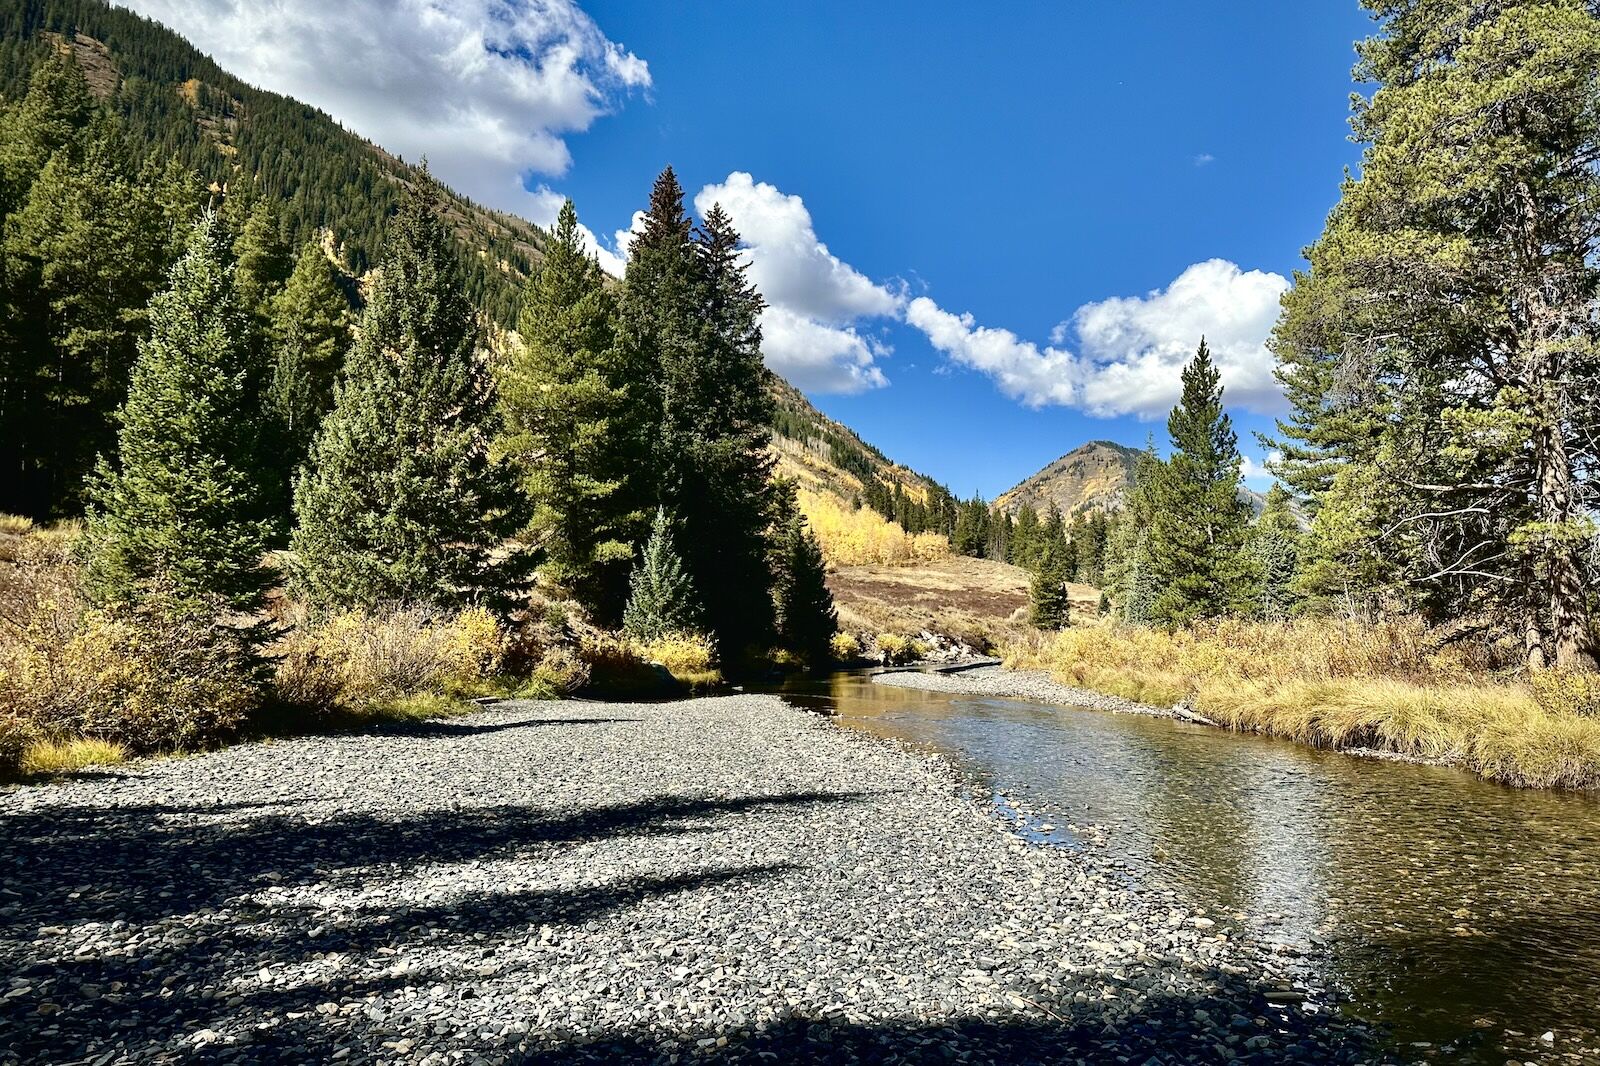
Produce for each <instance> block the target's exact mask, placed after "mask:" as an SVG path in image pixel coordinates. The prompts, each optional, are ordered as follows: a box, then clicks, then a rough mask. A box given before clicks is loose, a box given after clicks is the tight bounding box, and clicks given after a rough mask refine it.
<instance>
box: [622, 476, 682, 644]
mask: <svg viewBox="0 0 1600 1066" xmlns="http://www.w3.org/2000/svg"><path fill="white" fill-rule="evenodd" d="M699 622H700V608H699V604H698V603H697V601H696V598H695V593H694V581H693V579H692V578H690V576H689V573H688V571H687V570H686V569H684V565H683V560H682V558H680V557H679V555H678V550H677V546H676V538H675V536H674V534H673V522H672V519H671V518H670V517H669V516H668V515H667V509H666V508H665V507H658V508H656V516H655V520H654V521H653V522H652V523H651V526H650V539H649V540H647V541H646V542H645V546H644V556H643V558H641V559H640V560H639V564H638V565H637V566H636V567H634V570H633V575H632V577H631V578H630V579H629V581H628V605H627V608H626V609H625V610H624V611H623V614H622V631H623V632H624V633H626V634H627V635H628V636H630V637H632V638H633V639H634V640H638V641H647V642H648V641H652V640H659V639H661V638H662V637H668V636H672V635H673V634H676V633H685V632H690V631H692V630H694V629H695V628H696V627H697V625H698V624H699Z"/></svg>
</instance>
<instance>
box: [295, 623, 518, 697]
mask: <svg viewBox="0 0 1600 1066" xmlns="http://www.w3.org/2000/svg"><path fill="white" fill-rule="evenodd" d="M505 648H506V638H505V634H504V632H503V631H502V629H501V627H500V625H499V623H498V622H496V621H495V619H494V616H492V615H491V614H489V612H487V611H485V610H483V609H482V608H478V607H472V608H467V609H466V610H463V611H460V612H458V613H455V614H450V613H447V612H442V611H437V610H433V609H429V608H420V607H412V608H404V609H400V610H395V611H389V612H385V613H380V614H373V613H368V612H366V611H362V610H351V611H342V612H340V613H338V614H334V615H330V616H328V617H327V618H324V619H320V620H317V621H313V622H306V623H302V624H301V625H300V626H298V627H297V628H296V629H295V630H294V631H293V632H292V633H290V634H289V635H288V636H287V637H285V638H284V640H283V641H281V642H280V644H279V645H278V647H277V648H275V649H274V650H275V652H276V654H277V656H278V665H277V672H276V678H275V687H276V689H277V693H278V695H279V697H280V698H281V699H283V700H285V701H286V702H288V703H291V704H295V705H298V706H301V707H305V708H308V709H313V710H315V709H324V710H335V709H342V710H354V711H360V710H364V709H373V708H378V707H380V706H382V705H383V704H385V703H392V702H393V701H395V700H400V699H404V698H406V697H409V696H415V695H418V694H420V693H424V692H443V693H446V694H449V695H454V696H461V695H468V694H472V693H476V692H481V691H483V689H484V688H485V687H486V686H487V685H488V684H489V682H490V681H491V680H492V679H493V678H494V676H495V674H496V673H497V672H498V670H499V669H500V666H501V663H502V660H503V659H504V656H505Z"/></svg>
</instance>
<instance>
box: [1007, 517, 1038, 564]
mask: <svg viewBox="0 0 1600 1066" xmlns="http://www.w3.org/2000/svg"><path fill="white" fill-rule="evenodd" d="M1040 547H1041V544H1040V538H1039V512H1038V510H1037V509H1036V508H1035V507H1034V506H1033V504H1031V503H1025V504H1023V505H1022V506H1021V507H1019V508H1017V520H1016V524H1015V525H1014V526H1013V527H1012V531H1011V550H1010V552H1009V553H1008V558H1007V561H1008V562H1010V563H1012V564H1013V565H1014V566H1024V567H1029V568H1032V566H1033V564H1034V560H1035V558H1036V557H1037V556H1038V554H1039V548H1040Z"/></svg>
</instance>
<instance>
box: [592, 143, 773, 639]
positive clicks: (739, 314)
mask: <svg viewBox="0 0 1600 1066" xmlns="http://www.w3.org/2000/svg"><path fill="white" fill-rule="evenodd" d="M738 243H739V237H738V234H737V233H736V232H735V231H734V229H733V227H732V225H731V223H730V222H729V220H728V217H727V215H726V214H725V213H724V212H723V211H722V210H721V209H720V208H717V207H714V208H713V209H712V210H710V211H708V212H707V214H706V218H705V220H704V224H703V225H702V226H701V227H700V229H699V230H698V232H696V231H694V230H693V228H692V227H691V225H690V222H689V219H688V216H687V215H685V213H684V209H683V190H682V188H681V187H680V186H679V185H678V181H677V178H676V176H675V175H674V174H673V173H672V169H671V168H670V167H669V168H667V169H666V170H664V171H663V172H662V174H661V176H660V177H659V178H657V179H656V183H655V187H654V189H652V191H651V195H650V209H649V211H648V212H647V213H646V216H645V220H644V226H643V228H642V231H641V232H640V234H639V235H638V236H637V237H636V238H635V240H634V242H633V245H632V247H631V249H630V258H629V262H628V272H627V277H626V279H625V280H624V284H623V294H622V299H621V304H620V307H619V316H618V317H619V327H620V328H619V348H620V354H621V362H620V365H621V368H622V372H623V373H624V375H626V378H627V380H628V381H629V382H630V385H631V384H632V383H633V382H638V383H639V384H640V386H641V388H640V392H641V394H642V395H644V396H646V397H648V399H649V401H650V403H649V404H648V410H647V411H646V412H645V413H644V417H642V418H641V419H640V424H641V426H642V427H643V432H642V434H641V437H642V441H643V442H644V443H645V444H646V446H647V448H646V450H647V453H648V454H649V456H650V462H649V466H648V469H649V470H650V473H651V475H652V477H653V481H654V483H653V485H651V486H650V488H651V489H652V490H653V494H654V496H655V499H656V501H657V502H658V503H660V504H661V505H664V506H666V507H667V508H668V509H669V510H670V511H671V512H672V513H673V514H674V515H675V516H676V517H677V520H678V522H679V524H680V526H681V528H682V530H683V538H682V546H683V554H684V562H685V565H686V566H687V568H688V571H689V574H690V577H691V579H692V580H693V582H694V585H695V588H696V590H697V591H698V593H699V595H700V597H701V603H702V607H703V610H704V622H705V625H706V626H707V627H708V628H709V629H710V631H711V633H712V635H713V636H714V637H715V638H716V640H717V642H718V644H719V647H720V648H721V650H722V651H723V653H724V655H725V656H726V657H728V658H733V656H731V655H729V653H730V652H738V651H741V650H744V649H746V648H752V647H761V646H764V645H765V644H766V643H767V642H768V641H770V639H771V636H772V625H773V619H772V598H771V594H770V590H771V581H772V577H771V570H770V569H769V567H768V565H767V550H768V541H767V531H768V527H769V525H770V522H771V489H770V474H771V459H770V458H769V456H768V455H767V452H766V445H767V442H768V440H769V439H770V430H769V428H768V427H769V426H770V424H771V421H772V410H771V404H772V400H771V396H770V393H769V392H768V390H767V388H766V379H767V372H766V369H765V368H764V367H763V366H762V363H761V329H760V325H759V321H758V319H759V316H760V312H761V309H762V301H761V297H760V295H759V294H758V293H756V291H755V290H754V288H753V287H752V286H751V285H750V283H749V281H748V279H747V277H746V275H745V264H744V262H743V257H742V256H741V254H740V252H739V247H738ZM641 480H642V479H641Z"/></svg>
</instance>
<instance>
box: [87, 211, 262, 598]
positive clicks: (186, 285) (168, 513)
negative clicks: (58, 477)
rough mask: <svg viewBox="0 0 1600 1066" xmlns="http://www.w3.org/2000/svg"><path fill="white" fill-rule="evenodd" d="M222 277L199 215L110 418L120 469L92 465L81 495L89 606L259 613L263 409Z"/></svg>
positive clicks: (213, 236) (243, 327) (210, 234)
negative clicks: (86, 495)
mask: <svg viewBox="0 0 1600 1066" xmlns="http://www.w3.org/2000/svg"><path fill="white" fill-rule="evenodd" d="M229 264H230V260H229V255H228V251H227V246H226V243H225V241H224V239H223V235H222V232H221V226H220V225H219V223H218V221H217V219H216V216H214V215H211V214H207V215H206V216H205V217H204V218H203V219H202V220H201V221H200V223H199V224H198V225H196V226H195V228H194V231H193V233H192V234H191V235H190V238H189V245H188V249H187V250H186V251H185V253H184V255H183V258H181V259H180V260H179V261H178V263H177V265H176V266H175V267H174V268H173V270H172V274H171V277H170V279H169V281H168V285H167V288H166V289H165V290H163V291H162V292H161V293H160V294H158V295H157V296H156V298H155V299H154V301H153V302H152V304H151V308H150V336H149V337H148V338H147V339H145V340H143V341H141V342H140V344H139V358H138V361H137V362H136V363H135V365H134V369H133V378H132V384H131V386H130V388H129V391H128V398H127V402H126V403H125V404H123V406H122V409H121V410H120V411H119V412H118V415H117V421H118V431H117V435H118V443H119V445H120V447H119V449H118V454H119V457H120V458H119V459H118V460H117V461H116V462H115V463H113V462H110V461H107V460H102V462H101V464H100V468H99V470H98V472H97V474H96V476H95V478H94V480H93V481H92V483H91V487H90V495H91V500H92V507H91V509H90V512H89V522H88V528H87V532H86V550H85V566H84V571H83V574H84V585H85V589H86V591H87V592H88V593H89V594H90V597H91V598H92V599H93V600H94V601H96V602H98V603H130V602H132V603H137V602H140V601H141V600H142V599H144V598H145V597H146V596H147V595H148V594H150V593H152V592H156V593H159V594H160V595H161V596H163V597H170V598H172V599H174V600H176V601H177V602H179V603H182V604H185V605H190V606H196V607H206V606H213V605H223V606H226V607H228V608H231V609H232V610H235V611H244V612H248V611H253V610H255V609H256V608H257V607H259V606H260V605H261V602H262V596H263V593H264V591H265V589H266V587H267V585H268V581H269V575H268V573H267V571H266V570H265V569H264V568H263V566H262V554H263V552H264V551H265V549H266V543H267V541H266V537H267V526H266V522H265V521H264V520H263V514H262V498H263V495H264V491H263V489H264V486H263V483H262V473H261V470H260V469H259V467H257V466H255V465H254V463H253V460H254V459H255V457H257V456H258V454H259V451H258V443H259V439H260V430H261V405H260V398H259V396H257V395H255V394H254V392H253V390H252V385H253V382H254V380H255V376H254V368H253V366H252V359H251V353H250V342H249V327H248V322H247V319H246V316H245V315H244V313H243V311H242V310H241V308H240V307H239V305H238V302H237V299H236V297H235V294H234V291H233V276H232V269H231V267H230V265H229Z"/></svg>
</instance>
